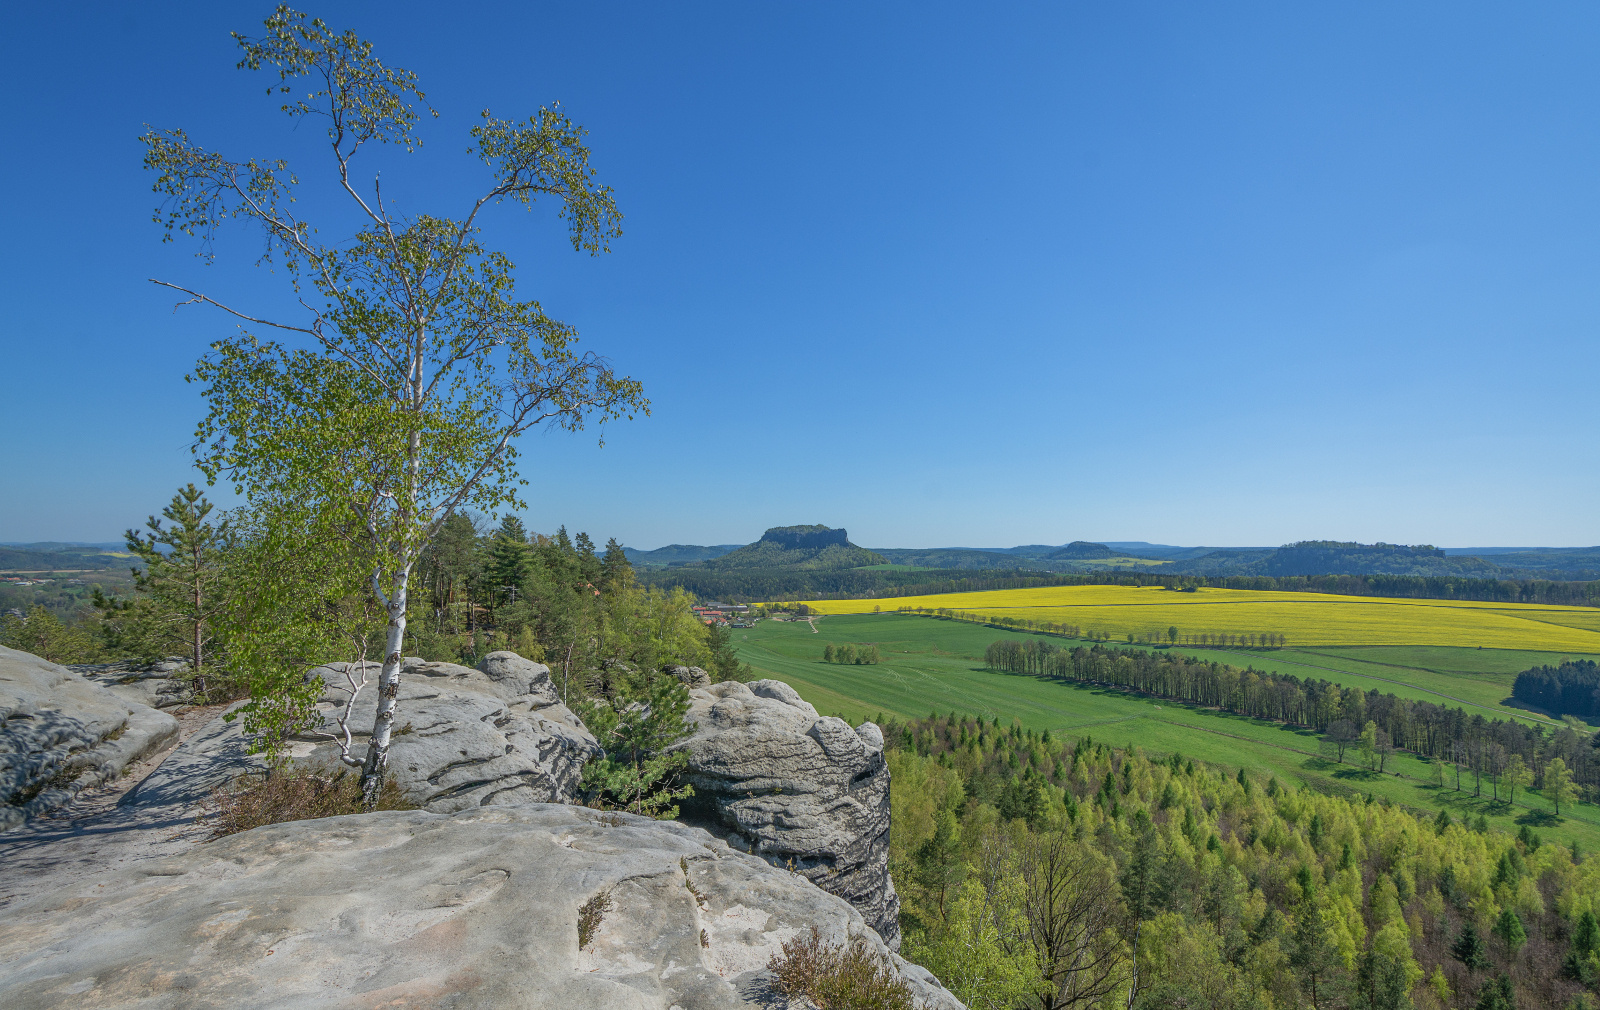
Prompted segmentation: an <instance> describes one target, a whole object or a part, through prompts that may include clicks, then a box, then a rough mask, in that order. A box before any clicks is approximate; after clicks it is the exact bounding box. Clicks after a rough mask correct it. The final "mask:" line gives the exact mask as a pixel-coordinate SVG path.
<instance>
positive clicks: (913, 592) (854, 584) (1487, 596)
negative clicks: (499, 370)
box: [641, 568, 1600, 607]
mask: <svg viewBox="0 0 1600 1010" xmlns="http://www.w3.org/2000/svg"><path fill="white" fill-rule="evenodd" d="M641 578H642V579H644V580H645V581H648V582H650V583H653V584H657V585H662V586H668V587H671V586H680V587H682V588H684V589H687V590H689V591H690V592H694V593H696V594H698V595H700V596H702V597H705V598H714V599H733V600H742V601H751V600H767V601H792V600H865V599H894V598H897V597H904V596H935V595H938V594H940V593H972V592H983V591H987V590H993V589H1034V588H1040V587H1050V586H1162V587H1164V588H1167V589H1171V590H1174V591H1179V592H1182V591H1190V592H1192V591H1194V590H1196V589H1199V588H1215V589H1249V590H1255V591H1259V592H1296V593H1325V594H1331V595H1338V596H1379V597H1398V598H1405V599H1429V600H1475V601H1483V602H1490V603H1545V604H1559V605H1562V606H1578V607H1593V606H1600V582H1559V581H1550V580H1545V579H1486V578H1463V577H1459V576H1420V575H1294V576H1266V575H1227V576H1207V575H1156V574H1151V573H1143V572H1094V573H1084V574H1054V573H1048V572H1018V573H1017V574H1013V575H1005V576H1001V575H993V574H988V573H975V572H972V571H971V570H967V569H945V570H940V571H932V572H930V571H920V572H916V571H859V570H852V569H846V570H843V571H820V572H810V571H787V570H779V571H768V570H759V569H758V570H755V571H743V572H705V571H696V570H693V569H677V568H667V569H659V570H656V571H652V572H649V573H646V574H643V575H641Z"/></svg>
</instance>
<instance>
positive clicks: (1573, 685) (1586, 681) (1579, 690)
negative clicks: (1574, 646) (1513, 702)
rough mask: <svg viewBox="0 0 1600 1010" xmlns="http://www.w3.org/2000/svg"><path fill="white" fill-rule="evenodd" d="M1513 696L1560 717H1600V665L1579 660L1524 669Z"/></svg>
mask: <svg viewBox="0 0 1600 1010" xmlns="http://www.w3.org/2000/svg"><path fill="white" fill-rule="evenodd" d="M1511 696H1512V697H1513V698H1516V699H1517V700H1518V701H1520V702H1523V703H1525V704H1528V705H1532V706H1534V707H1535V708H1542V709H1544V710H1545V711H1547V712H1550V713H1552V714H1553V715H1557V716H1563V715H1575V716H1578V717H1579V718H1584V719H1587V718H1592V717H1594V716H1600V666H1597V665H1596V664H1595V661H1594V660H1592V659H1579V660H1564V661H1563V662H1562V663H1561V665H1560V666H1536V667H1534V668H1533V669H1531V670H1524V671H1523V672H1521V673H1519V674H1517V679H1516V681H1515V682H1514V683H1513V684H1512V686H1511Z"/></svg>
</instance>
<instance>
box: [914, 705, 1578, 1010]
mask: <svg viewBox="0 0 1600 1010" xmlns="http://www.w3.org/2000/svg"><path fill="white" fill-rule="evenodd" d="M885 737H886V739H887V741H888V743H889V748H890V749H889V752H888V761H889V765H890V768H891V771H892V774H893V776H894V783H895V789H894V794H893V801H892V802H893V815H892V816H893V831H892V835H891V843H890V844H891V851H890V860H891V868H892V870H893V873H894V877H895V881H896V883H897V886H898V888H899V891H900V895H901V898H902V901H903V908H902V912H901V925H902V929H903V930H904V934H905V945H904V948H903V953H904V954H905V956H906V957H907V958H909V959H911V960H913V961H916V962H917V963H919V964H923V965H925V966H927V967H928V968H929V969H930V970H931V971H933V972H934V973H935V974H936V975H937V976H938V977H939V978H940V980H941V981H943V982H944V983H945V985H947V986H948V987H950V988H951V989H952V990H953V991H954V992H955V993H956V994H957V995H958V996H960V997H961V998H962V999H963V1000H964V1001H965V1002H966V1003H967V1005H968V1006H970V1007H976V1008H985V1010H1000V1008H1024V1007H1029V1008H1039V1010H1058V1008H1089V1007H1110V1006H1115V1007H1131V1008H1132V1010H1158V1008H1159V1010H1168V1008H1177V1007H1183V1008H1210V1010H1246V1008H1250V1010H1275V1008H1289V1007H1311V1008H1318V1010H1347V1008H1348V1010H1443V1008H1461V1010H1466V1008H1475V1010H1509V1008H1513V1007H1521V1008H1525V1010H1532V1008H1536V1007H1552V1008H1563V1010H1584V1008H1593V1007H1595V1006H1597V1005H1600V1003H1597V1002H1596V1000H1595V995H1594V994H1595V991H1596V990H1595V987H1596V986H1597V985H1600V953H1597V952H1600V924H1597V921H1596V913H1597V911H1600V909H1597V908H1596V905H1597V904H1600V860H1597V859H1594V858H1588V859H1585V858H1584V856H1583V854H1582V853H1576V852H1573V851H1571V850H1570V849H1568V848H1565V847H1563V846H1559V845H1555V844H1552V843H1545V842H1542V841H1541V840H1540V838H1539V837H1538V835H1537V834H1536V833H1535V832H1532V831H1530V830H1528V829H1524V830H1523V831H1522V833H1521V834H1520V835H1518V836H1512V835H1509V834H1503V833H1500V832H1485V831H1482V830H1478V829H1476V828H1474V827H1473V826H1471V825H1467V824H1461V823H1453V822H1452V820H1451V818H1450V817H1449V815H1448V814H1441V815H1440V816H1438V817H1436V818H1429V817H1424V816H1419V815H1417V814H1415V813H1413V812H1411V811H1408V810H1406V809H1404V808H1401V807H1398V806H1391V805H1388V804H1386V803H1384V802H1382V801H1379V802H1372V801H1371V800H1370V799H1365V798H1362V797H1360V796H1351V797H1340V796H1330V795H1323V794H1319V793H1316V792H1313V791H1311V790H1309V789H1301V790H1291V789H1288V788H1286V787H1284V786H1282V785H1281V784H1280V783H1279V782H1278V781H1277V780H1276V779H1273V778H1270V777H1266V778H1263V777H1262V776H1259V775H1257V774H1253V773H1251V772H1250V771H1249V770H1247V769H1239V770H1238V771H1237V773H1236V774H1230V773H1229V771H1227V770H1224V769H1219V768H1214V767H1209V766H1205V765H1202V764H1197V763H1195V762H1194V761H1192V760H1186V759H1185V758H1184V757H1183V756H1182V755H1180V754H1171V755H1166V756H1164V757H1160V758H1158V757H1156V756H1153V755H1146V754H1144V753H1141V752H1140V751H1139V750H1138V749H1137V748H1134V749H1130V750H1116V749H1112V748H1109V747H1107V746H1105V745H1104V744H1097V743H1095V742H1094V740H1093V739H1092V738H1091V737H1087V736H1086V737H1082V738H1079V739H1077V740H1076V741H1071V740H1066V739H1060V738H1053V737H1052V736H1051V734H1050V733H1049V731H1044V732H1043V733H1037V732H1034V731H1031V730H1030V731H1023V730H1022V729H1021V728H1020V727H1016V726H1010V727H1006V726H1002V725H1001V724H1000V721H999V720H998V719H990V720H983V719H975V718H973V717H971V716H966V715H960V714H957V713H950V714H948V715H940V714H938V713H935V714H933V715H932V716H930V717H928V718H926V719H919V720H915V721H913V722H909V723H889V724H888V725H887V726H886V727H885Z"/></svg>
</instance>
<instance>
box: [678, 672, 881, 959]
mask: <svg viewBox="0 0 1600 1010" xmlns="http://www.w3.org/2000/svg"><path fill="white" fill-rule="evenodd" d="M689 696H690V701H691V705H690V709H689V719H690V720H692V721H693V722H694V723H695V727H696V728H695V733H694V735H693V736H692V737H690V738H689V739H688V740H687V741H685V742H684V743H682V744H680V745H679V746H680V747H681V748H683V749H685V750H687V751H688V753H689V773H688V778H689V781H690V782H691V783H692V784H693V785H694V788H695V797H694V798H693V799H692V800H689V801H686V803H685V804H684V806H683V815H684V817H685V818H686V819H692V820H695V821H697V822H700V823H704V824H706V825H707V826H708V827H710V828H711V829H712V830H714V831H716V832H718V833H719V834H720V835H722V836H723V837H725V838H727V839H728V841H729V842H730V843H732V844H735V845H738V846H739V847H741V848H744V849H746V850H747V851H750V852H753V853H755V854H757V855H759V856H762V857H763V858H765V859H767V860H768V861H770V862H773V863H775V864H778V865H780V866H784V867H792V868H793V869H794V871H795V872H796V873H800V874H803V875H804V876H805V877H806V878H807V879H808V880H811V881H812V882H813V883H815V884H816V885H817V886H819V887H821V888H822V889H823V890H826V891H828V892H829V893H831V894H836V895H838V896H839V897H841V898H844V899H845V900H847V901H849V902H850V903H851V904H852V905H854V906H855V908H856V909H857V910H858V911H860V913H861V915H862V917H863V918H864V919H865V920H866V921H867V924H868V925H870V926H872V928H873V929H875V930H877V931H878V933H879V934H880V935H881V936H882V937H883V939H884V941H885V942H886V943H888V944H889V946H890V947H891V948H892V949H895V950H898V949H899V946H900V926H899V915H900V899H899V897H898V896H897V895H896V894H895V890H894V882H893V881H892V880H891V879H890V877H889V768H888V765H887V763H886V762H885V761H884V757H883V734H882V733H881V732H880V731H879V729H878V727H877V726H875V725H873V724H872V723H870V722H866V723H862V724H861V725H860V726H858V727H856V728H854V729H852V728H851V727H850V725H849V724H848V723H846V722H845V721H844V720H842V719H836V718H833V717H831V716H818V715H817V710H816V709H815V708H812V707H811V705H809V704H807V703H806V702H805V701H803V700H801V698H800V696H799V695H798V694H796V693H795V690H794V688H792V687H790V686H789V685H788V684H785V683H783V682H781V681H776V680H761V681H756V682H755V683H753V684H748V685H747V684H739V683H735V682H733V681H727V682H724V683H721V684H714V685H712V686H711V687H709V688H704V689H700V690H694V691H691V692H690V695H689Z"/></svg>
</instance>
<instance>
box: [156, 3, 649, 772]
mask: <svg viewBox="0 0 1600 1010" xmlns="http://www.w3.org/2000/svg"><path fill="white" fill-rule="evenodd" d="M234 38H235V40H236V41H237V43H238V45H239V47H240V50H241V51H242V54H243V55H242V58H241V59H240V61H239V64H238V65H239V67H240V68H241V69H246V70H251V71H262V72H266V73H267V74H269V75H270V78H269V79H270V84H269V87H268V93H269V95H273V96H275V98H276V100H279V101H281V105H280V111H281V112H283V113H284V114H286V115H287V116H288V117H289V118H290V119H291V120H292V121H294V122H295V124H296V125H297V126H298V125H299V124H300V123H301V121H306V122H313V121H314V122H320V123H322V124H323V125H324V126H325V127H326V132H327V146H326V152H327V156H328V162H327V164H326V172H327V178H328V182H329V185H330V187H331V189H332V190H333V192H334V194H335V195H336V196H338V197H339V198H340V199H342V200H345V201H348V204H347V206H348V207H349V208H350V209H351V211H352V212H353V213H354V214H355V215H357V219H358V220H359V226H358V227H357V228H356V230H355V231H354V234H351V235H349V236H348V237H347V238H345V239H344V240H342V241H337V242H328V241H325V240H323V239H321V238H320V237H319V231H318V230H317V228H316V227H314V225H313V223H312V221H310V220H308V219H307V218H306V217H304V216H302V214H301V206H302V204H301V203H299V202H297V194H298V193H299V192H300V178H299V176H298V175H297V174H296V173H294V172H292V171H291V170H290V168H289V165H288V163H287V162H286V161H284V160H282V159H261V158H249V159H246V160H242V161H241V160H230V159H229V158H227V157H224V156H223V155H222V154H219V153H217V152H214V151H211V150H207V149H205V148H203V147H201V146H200V145H198V144H197V143H195V142H193V141H191V140H190V139H189V137H188V135H187V134H186V133H185V132H184V131H183V130H178V129H171V130H159V129H154V128H150V129H147V132H146V133H145V134H144V136H143V138H142V139H143V141H144V144H145V146H146V153H145V166H146V167H147V168H148V169H150V170H151V171H153V172H154V173H156V181H155V183H154V187H153V188H154V191H155V192H156V194H157V195H158V197H159V198H160V200H161V202H160V204H159V206H158V208H157V211H156V215H155V219H156V221H157V223H158V224H160V225H161V226H162V227H163V229H164V239H166V240H171V239H173V238H175V237H177V236H180V235H181V236H185V237H188V238H193V239H197V240H199V242H200V251H199V255H200V257H201V258H202V259H204V260H209V259H210V257H211V255H212V245H211V240H212V238H213V236H214V235H215V234H216V233H217V230H218V229H219V228H220V227H222V226H223V225H224V224H227V223H229V222H237V223H241V224H244V225H246V226H248V227H251V228H254V229H258V230H259V233H260V234H261V235H262V236H263V237H264V239H265V242H264V249H263V254H262V262H263V263H266V264H270V265H271V266H273V267H274V269H275V270H276V271H278V272H279V273H281V274H283V275H286V276H287V278H288V280H289V282H290V284H291V286H292V290H293V293H294V294H295V296H296V297H297V299H298V302H299V306H300V308H299V310H298V312H297V313H296V314H292V315H291V316H288V317H275V318H269V317H268V314H267V313H257V312H252V311H250V308H249V307H248V306H242V305H239V304H236V303H235V302H234V301H232V300H231V299H228V298H225V297H222V296H218V295H215V294H214V293H210V292H205V291H202V290H200V289H199V287H198V286H197V285H192V284H191V285H185V284H178V283H174V282H171V281H164V280H153V282H154V283H156V284H161V285H164V286H166V287H169V288H174V289H176V290H178V291H180V292H182V293H183V294H184V295H186V296H187V300H186V301H184V302H182V303H180V304H205V305H209V306H213V307H215V308H216V309H217V310H220V311H221V312H223V313H226V314H228V315H229V316H231V317H233V318H234V319H235V320H237V321H238V322H239V324H240V329H239V333H238V334H237V335H236V336H234V337H231V338H228V339H223V340H219V341H217V342H216V343H214V344H212V345H211V351H210V353H209V354H207V355H206V356H205V357H204V358H202V359H201V361H200V362H199V363H198V364H197V366H196V367H195V369H194V372H193V373H192V374H191V375H190V376H189V378H190V380H191V381H194V382H196V383H198V384H199V385H200V386H201V387H202V391H203V395H204V397H205V399H206V400H207V403H208V405H209V411H208V413H207V415H206V417H205V418H204V420H202V421H201V423H200V425H199V427H198V429H197V432H196V441H195V453H196V457H197V462H198V465H199V466H200V468H201V470H202V471H203V472H204V473H205V474H206V476H207V478H208V479H209V480H211V481H213V482H215V481H217V480H227V481H231V482H232V483H233V485H234V486H235V488H236V489H237V491H238V492H239V493H240V494H242V495H243V496H245V498H246V499H247V501H249V502H250V503H251V506H252V507H254V508H258V509H260V510H262V511H263V513H265V514H270V513H271V512H272V511H273V509H274V507H275V506H277V505H282V506H284V508H285V511H286V512H289V513H293V514H296V515H311V516H313V517H314V520H313V521H314V523H315V524H316V525H318V527H319V528H320V529H322V530H324V531H331V533H332V535H336V536H339V537H342V538H344V539H345V540H346V541H347V542H348V546H349V547H350V556H351V557H353V558H355V559H356V562H355V563H359V564H360V565H361V566H362V568H361V571H362V572H363V573H364V574H363V578H364V580H365V582H366V585H367V587H368V589H369V591H370V592H371V594H372V596H373V598H374V600H375V601H376V602H377V603H378V605H379V607H380V612H381V614H382V616H383V629H382V631H383V634H382V637H383V642H384V645H383V653H384V654H383V662H382V668H381V671H380V672H379V674H378V676H377V682H376V685H375V690H376V691H377V694H378V701H377V717H376V720H375V722H374V725H373V727H372V731H371V735H370V737H369V741H368V745H367V749H366V754H365V756H364V757H358V756H356V755H355V754H353V753H351V750H350V748H348V747H347V748H346V750H345V753H344V759H345V761H346V763H347V764H350V765H351V766H353V767H355V766H359V767H361V769H362V779H361V780H362V790H363V793H364V795H365V797H366V799H367V801H368V803H369V804H370V803H372V802H373V801H374V800H375V799H376V797H377V795H378V792H379V790H380V788H381V786H382V781H383V776H384V771H385V765H386V762H387V756H388V750H389V740H390V734H391V732H392V729H393V727H394V723H395V706H396V702H397V698H398V695H399V688H400V675H401V645H402V642H403V639H404V635H405V628H406V608H407V603H408V588H409V581H410V578H411V572H412V568H413V566H414V565H415V564H416V562H417V559H418V556H419V555H420V554H421V553H422V551H423V550H424V549H425V548H426V547H427V545H428V543H429V542H430V541H431V540H432V538H433V537H434V536H435V535H436V534H437V533H438V531H439V530H440V528H441V527H442V526H443V524H444V523H445V522H446V520H448V519H449V518H450V516H451V515H453V514H454V513H455V512H457V510H460V509H464V508H471V509H475V510H477V511H479V512H483V513H494V512H497V511H500V510H502V509H505V508H516V507H520V506H521V504H522V503H521V502H520V501H519V499H518V494H517V488H518V486H519V485H520V484H525V483H526V482H525V481H522V480H521V479H520V477H519V476H518V471H517V459H518V450H517V438H518V436H520V435H523V434H524V433H526V432H528V431H530V430H531V429H534V428H538V427H541V426H542V427H545V428H548V427H552V426H553V427H555V428H557V429H563V430H568V431H575V430H579V429H581V428H583V427H584V426H585V424H586V423H601V424H603V423H604V422H605V421H607V420H610V419H614V418H618V417H630V418H631V417H632V416H634V415H635V414H637V413H648V412H649V402H648V401H647V400H646V399H644V397H643V393H642V390H641V388H640V385H639V383H638V382H636V381H634V380H633V379H630V378H627V377H624V376H619V375H618V374H616V373H615V372H614V371H613V370H612V368H611V367H610V365H609V363H608V362H607V361H606V360H605V359H602V358H599V357H596V356H595V355H593V354H589V353H580V352H579V351H578V350H577V348H576V346H575V345H576V341H577V334H576V333H575V332H574V330H573V329H572V328H571V327H570V326H568V325H566V324H564V323H562V322H560V321H558V320H556V319H553V318H551V317H550V316H548V315H546V314H545V312H544V310H543V309H542V308H541V307H540V305H539V303H538V302H537V301H528V300H519V299H518V298H517V297H516V292H515V284H514V273H515V268H514V265H513V264H512V262H511V261H510V259H509V258H508V257H507V256H506V255H505V254H504V253H501V252H498V251H495V250H492V249H489V248H486V247H485V246H484V245H483V244H482V242H481V239H480V214H483V213H485V212H487V211H490V210H491V209H492V208H494V207H496V206H497V205H504V204H506V203H507V202H514V203H520V204H523V205H524V206H526V207H530V208H531V207H532V206H533V204H534V203H535V202H536V201H538V200H540V199H544V200H546V201H549V202H553V203H554V204H556V205H557V206H558V208H559V214H560V218H561V219H562V220H563V221H564V222H565V225H566V228H567V237H568V239H569V241H570V242H571V244H572V247H573V249H574V250H575V251H581V252H587V253H589V254H591V255H598V254H599V253H602V252H606V251H609V248H610V242H611V240H612V239H613V238H615V237H617V236H618V235H619V234H620V230H619V227H618V226H619V222H620V220H621V217H620V215H619V214H618V212H617V208H616V204H615V202H614V200H613V196H612V192H611V190H610V188H609V187H606V186H603V185H600V184H599V182H598V181H597V179H596V177H595V174H594V172H593V170H592V169H591V167H590V165H589V150H588V148H587V147H586V146H585V131H584V130H583V129H582V128H581V127H579V126H577V125H576V124H575V123H573V122H572V121H571V120H570V119H569V118H568V117H567V116H566V115H565V114H564V113H563V112H562V111H561V109H560V108H559V107H558V106H554V107H546V108H540V109H539V110H538V112H536V113H535V114H534V115H532V116H531V117H529V118H528V119H527V120H525V121H511V120H504V119H497V118H495V117H494V116H492V115H491V114H490V113H489V112H488V111H487V110H485V111H484V112H483V113H482V117H481V119H480V121H479V122H478V124H477V125H476V126H474V127H473V128H472V129H471V131H470V136H471V140H472V150H473V152H474V153H475V154H476V155H477V157H478V159H479V160H480V161H481V162H482V164H483V166H484V168H485V169H486V170H487V171H486V173H485V175H486V177H487V180H486V182H485V184H484V187H483V189H482V190H481V192H480V194H479V195H478V196H477V197H476V198H475V199H469V200H466V201H465V202H464V203H463V205H462V207H461V214H460V216H459V217H444V216H434V215H431V214H426V213H402V212H401V211H400V210H398V209H397V208H396V207H395V205H394V204H393V202H391V201H389V200H387V199H386V198H385V194H384V191H383V189H382V187H381V185H380V182H379V179H378V177H377V175H376V173H374V174H373V176H372V177H371V181H370V182H362V181H361V176H360V175H359V174H358V169H357V168H356V162H357V158H358V156H359V155H361V154H362V153H363V150H364V149H366V150H368V151H370V150H371V149H374V148H381V147H384V146H388V147H390V148H391V149H394V150H395V151H396V152H397V153H409V152H411V151H412V150H414V148H415V147H416V146H417V144H418V143H419V141H418V139H417V136H416V127H417V125H418V123H419V121H420V120H421V119H422V117H423V116H424V115H436V113H434V112H433V110H432V109H431V107H429V106H428V104H427V101H426V97H425V96H424V94H423V92H422V91H421V90H419V88H418V86H417V78H416V76H415V75H414V74H412V73H411V72H409V71H407V70H403V69H400V68H398V67H394V66H390V65H388V64H385V63H383V62H382V61H380V60H379V59H378V58H377V56H375V55H374V54H373V48H372V45H371V43H369V42H366V41H363V40H362V39H360V38H358V37H357V36H356V35H355V34H354V33H353V32H349V31H345V32H335V31H333V30H331V29H330V28H329V27H328V26H327V25H326V24H325V23H324V22H322V21H321V20H318V19H315V18H309V17H308V16H306V15H305V14H303V13H301V12H298V11H295V10H292V9H291V8H289V7H287V6H280V7H278V8H277V9H276V10H275V11H274V12H273V13H272V14H271V16H269V17H268V18H267V19H266V21H265V32H264V34H262V35H261V36H260V37H245V36H243V35H239V34H235V35H234ZM602 444H603V439H602ZM374 630H375V631H376V630H377V629H374Z"/></svg>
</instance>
